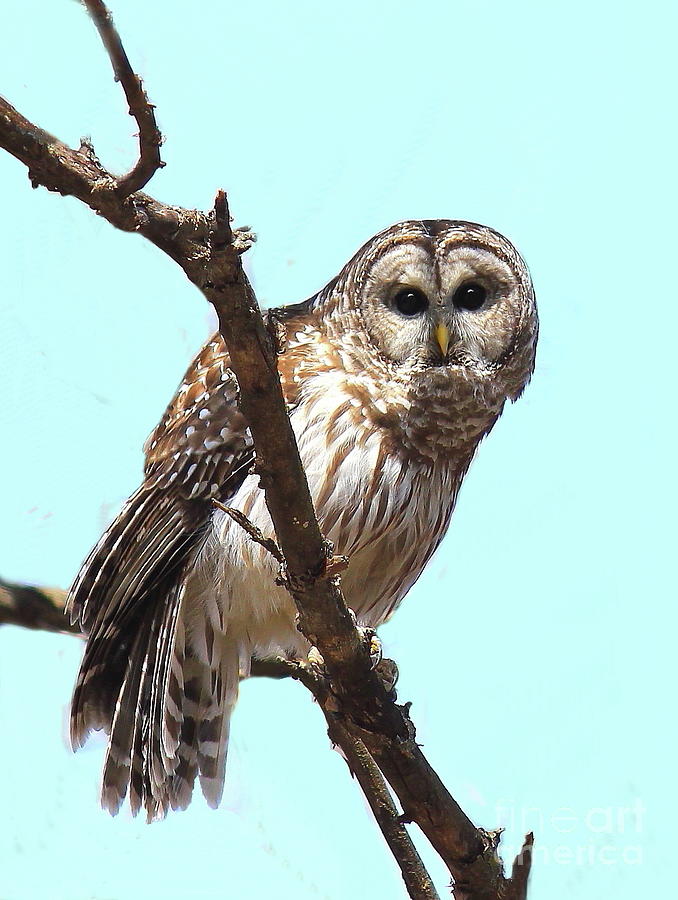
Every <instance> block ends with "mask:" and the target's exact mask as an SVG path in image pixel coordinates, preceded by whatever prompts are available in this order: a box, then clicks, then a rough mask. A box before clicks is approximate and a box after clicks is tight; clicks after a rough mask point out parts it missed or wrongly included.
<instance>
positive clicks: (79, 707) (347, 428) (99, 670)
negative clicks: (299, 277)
mask: <svg viewBox="0 0 678 900" xmlns="http://www.w3.org/2000/svg"><path fill="white" fill-rule="evenodd" d="M276 315H277V318H278V319H279V321H280V323H281V328H282V329H283V330H284V332H285V335H286V341H285V349H284V352H283V353H282V354H281V356H280V359H279V369H280V377H281V380H282V384H283V390H284V395H285V398H286V402H287V405H288V409H289V415H290V419H291V423H292V426H293V429H294V432H295V435H296V438H297V441H298V444H299V449H300V452H301V457H302V460H303V462H304V465H305V468H306V473H307V476H308V480H309V485H310V489H311V493H312V496H313V498H314V501H315V506H316V509H317V513H318V518H319V521H320V524H321V527H322V529H323V532H324V534H325V535H326V536H327V538H329V539H330V540H331V541H332V542H333V544H334V547H335V552H336V553H338V554H345V555H346V556H348V557H349V560H350V562H349V566H348V569H347V571H346V572H345V574H344V575H343V577H342V587H343V590H344V594H345V596H346V600H347V603H348V605H349V606H350V607H351V608H352V609H353V610H354V611H355V613H356V616H357V618H358V621H359V622H360V623H361V624H365V625H369V626H372V627H376V626H378V625H379V624H380V623H382V622H384V621H385V620H386V619H387V618H388V617H389V616H390V615H391V613H392V612H393V611H394V610H395V609H396V607H397V606H398V604H399V603H400V601H401V600H402V599H403V597H404V596H405V594H406V593H407V592H408V591H409V589H410V588H411V587H412V585H413V584H414V583H415V581H416V580H417V578H418V577H419V575H420V574H421V572H422V570H423V569H424V566H425V565H426V563H427V561H428V560H429V559H430V557H431V554H432V553H433V551H434V550H435V548H436V547H437V546H438V544H439V543H440V541H441V539H442V537H443V535H444V534H445V531H446V529H447V527H448V524H449V521H450V516H451V514H452V510H453V508H454V504H455V499H456V496H457V492H458V490H459V486H460V484H461V482H462V479H463V477H464V475H465V473H466V471H467V469H468V466H469V463H470V462H471V459H472V457H473V455H474V453H475V450H476V448H477V446H478V444H479V442H480V441H481V439H482V438H483V437H484V436H485V435H486V434H487V433H488V432H489V431H490V429H491V428H492V426H493V425H494V423H495V422H496V421H497V419H498V417H499V415H500V414H501V412H502V409H503V407H504V404H505V402H506V400H507V398H510V399H512V400H515V399H516V398H517V397H518V396H519V395H520V394H521V392H522V390H523V388H524V387H525V385H526V383H527V382H528V380H529V378H530V376H531V373H532V370H533V367H534V355H535V347H536V341H537V330H538V325H537V312H536V306H535V300H534V293H533V289H532V284H531V281H530V277H529V274H528V271H527V268H526V266H525V264H524V262H523V261H522V259H521V257H520V256H519V255H518V253H517V252H516V250H515V249H514V247H513V246H512V245H511V243H510V242H509V241H508V240H507V239H506V238H504V237H502V236H501V235H500V234H498V233H497V232H495V231H493V230H491V229H490V228H486V227H483V226H480V225H475V224H472V223H469V222H459V221H447V220H432V221H410V222H403V223H400V224H398V225H394V226H392V227H391V228H388V229H386V230H385V231H383V232H381V233H380V234H378V235H376V236H375V237H373V238H372V239H371V240H370V241H368V242H367V243H366V244H365V245H364V246H363V247H362V248H361V249H360V250H359V251H358V252H357V253H356V255H355V256H354V257H353V258H352V259H351V260H350V262H348V263H347V265H346V266H345V267H344V268H343V269H342V271H341V272H340V274H339V275H338V276H337V277H336V278H335V279H333V280H332V281H330V282H329V284H328V285H327V286H326V287H325V288H323V290H321V291H320V292H319V293H318V294H316V295H315V296H313V297H311V298H310V299H309V300H307V301H305V302H303V303H299V304H296V305H294V306H288V307H283V308H281V309H279V310H277V311H276ZM237 397H238V386H237V383H236V380H235V377H234V375H233V373H232V371H231V369H230V368H229V357H228V353H227V351H226V348H225V346H224V344H223V341H222V339H221V337H220V336H219V335H218V334H217V335H215V336H214V337H213V338H212V339H211V340H210V341H209V342H208V343H207V344H206V345H205V346H204V347H203V349H202V350H201V351H200V353H199V354H198V356H197V358H196V359H195V361H194V362H193V363H192V364H191V366H190V367H189V369H188V372H187V373H186V376H185V378H184V380H183V382H182V384H181V386H180V387H179V390H178V391H177V393H176V396H175V397H174V399H173V400H172V402H171V403H170V405H169V406H168V408H167V410H166V412H165V414H164V416H163V418H162V420H161V422H160V424H159V425H158V426H157V428H156V429H155V431H154V432H153V433H152V435H151V437H150V438H149V440H148V442H147V444H146V447H145V452H146V464H145V471H144V481H143V484H142V485H141V487H140V488H139V489H138V490H137V491H136V493H134V494H133V495H132V497H131V498H130V499H129V500H128V501H127V503H126V504H125V506H124V508H123V509H122V512H121V513H120V515H119V516H118V517H117V519H116V520H115V521H114V522H113V524H112V525H111V526H110V528H109V529H108V530H107V531H106V533H105V534H104V535H103V537H102V538H101V540H100V541H99V543H98V544H97V546H96V547H95V548H94V550H93V551H92V553H91V554H90V556H89V558H88V559H87V560H86V562H85V563H84V565H83V567H82V569H81V571H80V573H79V575H78V576H77V579H76V581H75V583H74V585H73V587H72V589H71V594H70V600H69V603H70V611H71V615H72V618H73V619H74V620H77V621H78V622H79V623H80V625H81V627H82V629H83V630H84V631H85V632H86V633H87V634H88V641H87V645H86V649H85V654H84V658H83V662H82V666H81V669H80V673H79V677H78V680H77V684H76V687H75V691H74V695H73V702H72V710H71V733H72V739H73V743H74V746H79V745H81V744H82V743H84V741H85V739H86V738H87V735H88V733H89V732H90V730H92V729H104V730H106V731H107V732H108V733H109V735H110V738H109V744H108V751H107V755H106V761H105V764H104V774H103V788H102V804H103V805H104V807H106V808H107V809H108V810H109V811H110V812H112V813H115V812H117V811H118V809H119V808H120V805H121V803H122V802H123V800H124V798H125V795H126V794H127V792H128V791H129V797H130V805H131V808H132V811H133V812H134V813H135V814H136V812H138V811H139V809H140V808H142V807H143V808H144V809H145V811H146V813H147V815H148V818H149V820H150V819H153V818H157V817H159V816H162V815H164V814H165V813H166V811H167V810H168V809H169V808H170V807H171V808H175V809H176V808H184V807H185V806H186V805H187V804H188V803H189V801H190V798H191V794H192V791H193V785H194V781H195V778H196V777H199V779H200V783H201V786H202V790H203V793H204V795H205V797H206V799H207V801H208V803H209V804H210V805H212V806H216V805H217V804H218V803H219V800H220V798H221V795H222V791H223V785H224V766H225V758H226V750H227V745H228V732H229V719H230V715H231V711H232V709H233V706H234V704H235V701H236V697H237V693H238V683H239V679H240V678H241V677H244V676H246V675H247V674H248V671H249V668H250V663H251V660H252V659H253V658H257V657H264V656H267V655H270V654H272V653H281V652H282V653H283V654H288V655H302V654H306V653H307V652H308V649H309V648H308V645H307V642H306V641H305V639H304V638H303V636H302V635H301V634H300V633H299V632H298V631H297V629H296V628H295V608H294V605H293V602H292V599H291V597H290V596H289V595H288V594H287V592H286V591H285V590H284V588H282V587H281V586H279V585H277V584H276V580H275V576H276V574H277V572H276V564H275V562H274V561H273V560H272V558H271V557H270V556H269V555H268V554H267V552H266V551H265V550H264V549H263V548H262V547H260V546H259V545H257V544H253V543H252V542H251V541H250V540H249V538H248V537H247V535H246V534H245V533H244V532H243V531H242V530H241V528H240V527H239V526H238V525H236V524H235V523H234V522H233V520H232V519H231V518H230V517H229V516H227V515H226V514H225V513H224V512H223V511H221V510H220V509H219V508H218V507H217V506H216V505H215V503H214V502H213V501H214V500H219V501H221V502H222V503H228V504H229V505H230V506H232V507H235V508H237V509H239V510H241V511H242V512H243V513H244V514H245V515H246V516H247V517H249V519H250V520H251V521H252V522H254V524H256V525H258V526H259V528H261V530H262V531H263V532H264V533H267V534H270V533H272V524H271V521H270V519H269V516H268V513H267V510H266V506H265V503H264V496H263V492H262V491H261V490H260V489H259V487H258V479H257V477H256V475H255V474H254V473H253V472H252V462H253V456H254V450H253V445H252V439H251V436H250V433H249V430H248V427H247V422H246V421H245V419H244V418H243V416H242V414H241V412H240V410H239V408H238V402H237Z"/></svg>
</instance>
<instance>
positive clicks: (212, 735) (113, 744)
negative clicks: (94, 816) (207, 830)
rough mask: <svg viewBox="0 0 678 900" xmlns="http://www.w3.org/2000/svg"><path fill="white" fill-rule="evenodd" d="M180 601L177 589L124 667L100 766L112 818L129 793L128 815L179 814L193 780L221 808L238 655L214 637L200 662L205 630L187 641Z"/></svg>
mask: <svg viewBox="0 0 678 900" xmlns="http://www.w3.org/2000/svg"><path fill="white" fill-rule="evenodd" d="M182 597H183V590H182V589H181V590H180V589H177V590H176V591H175V596H173V597H172V598H171V602H167V603H166V605H165V607H164V609H163V610H162V613H161V614H159V613H158V612H156V614H155V615H154V616H152V617H150V622H149V626H148V629H147V630H146V631H145V632H144V631H140V633H139V636H138V639H137V642H136V644H135V647H134V649H133V651H132V654H131V656H130V659H129V664H128V668H127V671H126V673H125V678H124V680H123V684H122V688H121V690H120V695H119V698H118V702H117V703H116V712H115V717H114V720H113V725H112V728H111V737H110V743H109V748H108V753H107V756H106V763H105V766H104V777H103V787H102V795H101V800H102V805H103V806H104V808H106V809H108V810H109V812H111V813H112V814H115V813H117V812H118V810H119V809H120V806H121V805H122V802H123V800H124V798H125V795H126V793H127V790H128V788H129V796H130V807H131V810H132V812H133V814H134V815H136V814H137V813H138V812H139V810H140V809H142V808H143V809H144V810H145V811H146V814H147V817H148V820H149V821H152V820H154V819H158V818H162V817H163V816H165V814H166V813H167V811H168V810H169V809H170V808H171V809H185V808H186V806H188V804H189V802H190V800H191V796H192V793H193V786H194V783H195V779H196V776H199V777H200V784H201V787H202V791H203V794H204V795H205V798H206V800H207V802H208V803H209V805H210V806H212V807H216V806H218V804H219V801H220V800H221V796H222V793H223V788H224V777H225V768H226V753H227V749H228V732H229V723H230V717H231V712H232V711H233V707H234V706H235V702H236V699H237V695H238V685H239V677H240V656H241V653H240V651H239V645H238V643H237V642H235V641H231V640H228V639H224V638H223V637H221V636H217V635H212V637H213V639H214V643H213V644H212V645H211V647H210V654H209V659H207V658H205V656H204V654H203V652H202V650H203V649H204V646H205V641H204V637H203V635H204V630H207V631H209V626H208V628H207V629H204V630H203V626H202V624H201V626H200V637H199V638H198V639H196V636H195V635H194V634H191V635H189V637H188V639H187V635H186V624H185V621H184V617H183V614H182V613H183V611H184V606H183V604H182ZM169 599H170V598H168V600H169Z"/></svg>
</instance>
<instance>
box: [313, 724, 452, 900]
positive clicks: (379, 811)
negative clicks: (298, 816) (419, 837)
mask: <svg viewBox="0 0 678 900" xmlns="http://www.w3.org/2000/svg"><path fill="white" fill-rule="evenodd" d="M328 722H329V729H328V734H329V736H330V740H331V741H332V742H333V743H335V744H338V745H339V746H340V747H341V749H342V751H343V753H344V756H345V757H346V762H347V763H348V767H349V769H350V770H351V772H352V773H353V775H354V776H355V778H356V779H357V781H358V783H359V784H360V787H361V788H362V790H363V793H364V794H365V796H366V797H367V801H368V803H369V804H370V808H371V810H372V813H373V815H374V818H375V819H376V821H377V824H378V825H379V827H380V828H381V832H382V834H383V835H384V838H385V839H386V843H387V844H388V846H389V847H390V849H391V852H392V853H393V855H394V857H395V858H396V860H397V862H398V865H399V866H400V872H401V874H402V876H403V881H404V882H405V885H406V887H407V891H408V893H409V895H410V897H412V898H415V897H416V898H417V900H439V896H438V892H437V891H436V889H435V887H434V885H433V882H432V881H431V876H430V875H429V874H428V872H427V871H426V869H425V868H424V864H423V863H422V861H421V857H420V856H419V854H418V853H417V849H416V847H415V846H414V844H413V843H412V838H411V837H410V836H409V834H408V833H407V829H406V828H405V826H404V825H403V822H402V819H401V816H400V814H399V812H398V809H397V807H396V805H395V803H394V802H393V798H392V796H391V793H390V791H389V789H388V787H387V786H386V782H385V781H384V779H383V776H382V774H381V772H380V771H379V767H378V766H377V765H376V763H375V762H374V759H373V758H372V756H371V755H370V752H369V750H368V749H367V747H366V746H365V744H364V743H363V742H362V741H361V740H360V738H356V737H353V736H352V735H351V734H350V732H349V731H347V730H346V729H345V728H344V726H343V725H342V723H341V720H340V719H339V718H334V719H330V717H328Z"/></svg>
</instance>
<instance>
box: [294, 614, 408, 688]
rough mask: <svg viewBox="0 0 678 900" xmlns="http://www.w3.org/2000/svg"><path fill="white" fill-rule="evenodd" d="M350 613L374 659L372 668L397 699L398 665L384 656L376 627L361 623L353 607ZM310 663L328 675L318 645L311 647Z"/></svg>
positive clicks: (371, 657)
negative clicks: (395, 689)
mask: <svg viewBox="0 0 678 900" xmlns="http://www.w3.org/2000/svg"><path fill="white" fill-rule="evenodd" d="M348 613H349V615H350V617H351V619H352V620H353V624H354V625H355V627H356V628H357V629H358V632H359V634H360V637H361V639H362V641H363V643H364V644H365V645H366V646H367V647H368V649H369V653H370V660H371V661H372V668H373V669H374V670H375V671H376V673H377V675H378V676H379V680H380V681H381V682H382V684H383V685H384V687H385V688H386V690H387V691H388V693H389V694H392V695H393V699H395V691H394V688H395V685H396V682H397V681H398V667H397V665H396V664H395V662H394V661H393V660H392V659H385V658H384V648H383V645H382V643H381V639H380V638H379V635H378V634H377V632H376V631H375V630H374V628H370V627H368V626H364V625H359V624H358V619H357V617H356V614H355V613H354V612H353V610H352V609H350V608H349V610H348ZM307 660H308V665H309V666H310V667H311V668H312V669H315V670H316V671H317V672H318V673H320V674H321V675H326V674H327V672H326V669H325V660H324V659H323V656H322V653H321V652H320V650H318V648H317V647H311V649H310V650H309V651H308V657H307Z"/></svg>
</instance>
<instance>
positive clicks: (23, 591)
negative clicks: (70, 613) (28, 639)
mask: <svg viewBox="0 0 678 900" xmlns="http://www.w3.org/2000/svg"><path fill="white" fill-rule="evenodd" d="M65 603H66V591H62V590H60V589H59V588H39V587H33V586H32V585H28V584H12V583H11V582H9V581H5V580H4V579H2V578H0V625H20V626H22V627H23V628H32V629H34V630H36V631H56V632H58V633H61V634H80V629H79V628H78V626H77V625H71V623H70V621H69V619H68V617H67V616H66V615H64V606H65Z"/></svg>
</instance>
